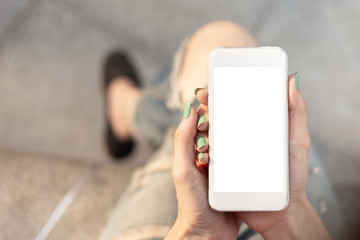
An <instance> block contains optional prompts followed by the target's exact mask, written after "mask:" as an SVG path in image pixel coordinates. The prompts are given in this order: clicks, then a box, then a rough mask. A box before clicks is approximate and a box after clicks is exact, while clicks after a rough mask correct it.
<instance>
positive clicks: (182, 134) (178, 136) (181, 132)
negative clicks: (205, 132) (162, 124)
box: [174, 127, 185, 142]
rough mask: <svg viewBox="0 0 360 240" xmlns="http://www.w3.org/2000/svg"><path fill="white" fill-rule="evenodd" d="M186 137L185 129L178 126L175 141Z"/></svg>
mask: <svg viewBox="0 0 360 240" xmlns="http://www.w3.org/2000/svg"><path fill="white" fill-rule="evenodd" d="M184 137H185V131H184V129H182V128H181V127H178V128H177V129H176V131H175V134H174V140H175V142H178V141H180V140H181V139H183V138H184Z"/></svg>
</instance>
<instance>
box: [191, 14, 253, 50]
mask: <svg viewBox="0 0 360 240" xmlns="http://www.w3.org/2000/svg"><path fill="white" fill-rule="evenodd" d="M192 38H193V39H194V41H196V40H197V41H199V42H204V40H206V41H207V42H208V41H213V42H215V43H217V44H222V45H223V46H232V45H239V46H255V45H256V44H255V41H254V39H253V37H252V36H251V34H250V33H249V32H248V30H247V29H246V28H245V27H243V26H242V25H240V24H238V23H236V22H233V21H228V20H220V21H214V22H210V23H208V24H205V25H204V26H202V27H200V28H199V29H198V30H197V31H196V32H195V34H194V35H193V37H192Z"/></svg>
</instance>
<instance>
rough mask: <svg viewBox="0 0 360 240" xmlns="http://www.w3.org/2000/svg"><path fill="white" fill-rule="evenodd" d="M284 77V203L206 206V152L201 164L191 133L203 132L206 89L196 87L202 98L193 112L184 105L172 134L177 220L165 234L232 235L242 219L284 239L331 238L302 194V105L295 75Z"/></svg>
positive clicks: (304, 173) (177, 236) (305, 142)
mask: <svg viewBox="0 0 360 240" xmlns="http://www.w3.org/2000/svg"><path fill="white" fill-rule="evenodd" d="M288 81H289V88H288V98H289V102H288V103H289V105H288V106H289V151H290V185H289V186H290V187H289V193H290V203H289V206H288V207H287V208H286V209H284V210H282V211H277V212H271V211H267V212H263V211H255V212H251V211H250V212H249V211H248V212H218V211H215V210H213V209H212V208H211V207H210V205H209V203H208V195H207V194H208V175H207V172H206V170H207V164H206V163H207V160H208V153H207V152H204V156H205V159H203V161H204V162H203V163H204V164H201V163H200V162H201V161H200V162H199V161H198V159H197V156H198V151H196V150H195V148H194V145H196V136H197V135H198V134H199V132H202V134H204V132H205V133H206V132H207V127H208V118H206V122H205V123H204V122H203V124H200V126H199V127H198V120H199V115H205V116H207V114H208V91H207V89H202V90H199V91H198V92H197V98H198V100H199V101H200V102H201V105H200V108H199V109H198V111H196V110H195V108H194V107H193V106H192V105H190V104H186V106H187V105H188V106H189V107H190V111H187V112H189V114H188V115H187V117H184V118H183V120H182V122H181V123H180V125H179V127H178V129H177V131H176V134H175V159H174V165H173V178H174V183H175V186H176V192H177V197H178V209H179V211H178V217H177V220H176V222H175V224H174V226H173V227H172V228H171V230H170V232H169V233H168V236H167V238H166V239H181V238H183V237H202V238H207V239H235V237H236V235H237V233H238V230H239V226H240V222H241V221H244V222H245V223H246V224H247V225H248V226H249V227H250V228H252V229H253V230H254V231H256V232H259V233H260V234H262V236H263V237H265V238H266V239H271V238H274V239H289V238H291V237H290V236H292V237H294V238H295V237H296V235H297V234H299V233H301V234H302V236H303V237H304V238H306V236H307V237H309V236H311V237H312V238H317V239H329V238H330V236H329V235H328V233H327V230H326V228H325V227H324V225H323V224H322V222H321V220H320V218H319V217H318V216H317V214H316V212H315V211H314V209H313V208H312V207H311V205H310V204H309V202H308V201H307V198H306V194H305V183H306V177H307V153H308V149H309V144H310V139H309V135H308V131H307V126H306V107H305V101H304V99H303V98H302V96H301V94H300V91H299V90H297V88H296V84H295V74H292V75H290V76H289V80H288ZM185 110H186V109H185ZM198 112H199V113H200V114H198ZM229 116H231V113H229ZM265 117H266V116H265ZM205 136H206V134H205ZM206 144H208V142H207V143H206ZM231 150H233V149H231ZM204 156H203V157H204Z"/></svg>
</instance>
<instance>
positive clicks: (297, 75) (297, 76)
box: [295, 72, 300, 91]
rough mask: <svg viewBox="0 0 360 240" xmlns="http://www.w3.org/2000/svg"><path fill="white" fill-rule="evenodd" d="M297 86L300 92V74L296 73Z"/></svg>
mask: <svg viewBox="0 0 360 240" xmlns="http://www.w3.org/2000/svg"><path fill="white" fill-rule="evenodd" d="M295 85H296V89H297V90H298V91H300V86H299V74H298V73H297V72H296V74H295Z"/></svg>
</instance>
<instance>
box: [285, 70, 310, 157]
mask: <svg viewBox="0 0 360 240" xmlns="http://www.w3.org/2000/svg"><path fill="white" fill-rule="evenodd" d="M296 75H297V73H296V74H291V75H290V76H289V140H290V154H291V155H292V156H295V157H297V158H299V159H305V160H307V152H308V150H309V147H310V137H309V132H308V129H307V120H306V103H305V100H304V98H303V97H302V96H301V93H300V90H299V89H297V87H296V86H298V84H297V83H296V81H299V78H298V77H296ZM296 78H298V79H297V80H296ZM305 160H304V161H305Z"/></svg>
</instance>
